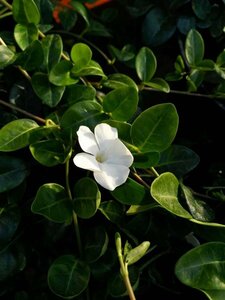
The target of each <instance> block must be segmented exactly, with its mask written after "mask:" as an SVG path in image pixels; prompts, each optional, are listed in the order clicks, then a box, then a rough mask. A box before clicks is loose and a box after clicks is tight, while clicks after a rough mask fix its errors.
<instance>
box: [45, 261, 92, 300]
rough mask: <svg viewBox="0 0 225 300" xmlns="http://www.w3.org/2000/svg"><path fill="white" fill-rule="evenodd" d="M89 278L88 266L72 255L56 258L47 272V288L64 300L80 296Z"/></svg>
mask: <svg viewBox="0 0 225 300" xmlns="http://www.w3.org/2000/svg"><path fill="white" fill-rule="evenodd" d="M89 278H90V268H89V266H88V265H87V264H86V263H85V262H83V261H81V260H80V259H78V258H76V257H74V256H73V255H63V256H60V257H58V258H57V259H56V260H55V261H54V262H53V264H52V265H51V267H50V269H49V271H48V285H49V288H50V289H51V291H52V292H53V293H54V294H56V295H57V296H59V297H62V298H64V299H72V298H74V297H77V296H78V295H80V294H81V293H82V292H83V291H84V290H85V289H86V288H87V286H88V283H89Z"/></svg>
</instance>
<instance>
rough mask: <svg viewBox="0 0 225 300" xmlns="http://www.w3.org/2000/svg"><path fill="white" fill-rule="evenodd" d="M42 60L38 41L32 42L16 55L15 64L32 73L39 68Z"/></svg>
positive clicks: (42, 56) (42, 55)
mask: <svg viewBox="0 0 225 300" xmlns="http://www.w3.org/2000/svg"><path fill="white" fill-rule="evenodd" d="M43 60H44V53H43V49H42V45H41V43H40V42H39V41H34V42H32V43H31V44H30V45H29V46H28V47H27V48H26V49H25V50H24V51H23V52H21V53H20V54H19V55H18V57H17V59H16V62H15V63H16V64H17V65H20V66H21V67H22V68H23V69H25V70H27V71H32V70H34V69H36V68H39V67H40V65H41V64H42V63H43Z"/></svg>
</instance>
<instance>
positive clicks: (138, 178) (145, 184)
mask: <svg viewBox="0 0 225 300" xmlns="http://www.w3.org/2000/svg"><path fill="white" fill-rule="evenodd" d="M132 175H133V176H134V177H135V178H136V179H137V180H138V181H139V182H140V183H141V184H143V185H144V186H145V187H146V188H147V189H149V188H150V186H149V185H148V184H147V182H145V181H144V180H143V179H142V178H141V176H139V175H138V173H137V172H132Z"/></svg>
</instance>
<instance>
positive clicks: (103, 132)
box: [94, 123, 118, 149]
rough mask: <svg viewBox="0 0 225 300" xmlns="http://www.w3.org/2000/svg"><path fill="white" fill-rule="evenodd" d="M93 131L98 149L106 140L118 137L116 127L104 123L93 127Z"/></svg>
mask: <svg viewBox="0 0 225 300" xmlns="http://www.w3.org/2000/svg"><path fill="white" fill-rule="evenodd" d="M94 133H95V138H96V141H97V143H98V145H99V148H100V149H101V147H103V146H104V144H105V143H106V142H107V141H108V140H115V139H117V138H118V132H117V129H116V128H114V127H111V126H110V125H108V124H106V123H101V124H98V125H97V126H96V127H95V130H94Z"/></svg>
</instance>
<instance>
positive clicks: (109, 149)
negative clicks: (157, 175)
mask: <svg viewBox="0 0 225 300" xmlns="http://www.w3.org/2000/svg"><path fill="white" fill-rule="evenodd" d="M77 135H78V141H79V144H80V147H81V149H82V150H83V151H85V152H86V153H85V152H82V153H78V154H76V155H75V157H74V159H73V162H74V164H75V165H76V166H77V167H79V168H82V169H85V170H90V171H93V172H94V178H95V180H96V181H97V182H98V183H99V184H100V185H101V186H103V187H104V188H106V189H108V190H110V191H113V190H114V189H115V188H116V187H117V186H119V185H121V184H123V183H124V182H125V181H126V180H127V177H128V175H129V172H130V170H129V167H130V166H131V165H132V163H133V156H132V154H131V152H130V151H129V150H128V149H127V147H126V146H125V145H124V144H123V143H122V142H121V141H120V140H119V139H118V132H117V129H116V128H114V127H111V126H110V125H108V124H106V123H102V124H99V125H97V126H96V127H95V129H94V133H93V132H92V131H91V130H90V129H89V128H88V127H87V126H80V128H79V130H78V131H77Z"/></svg>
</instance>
